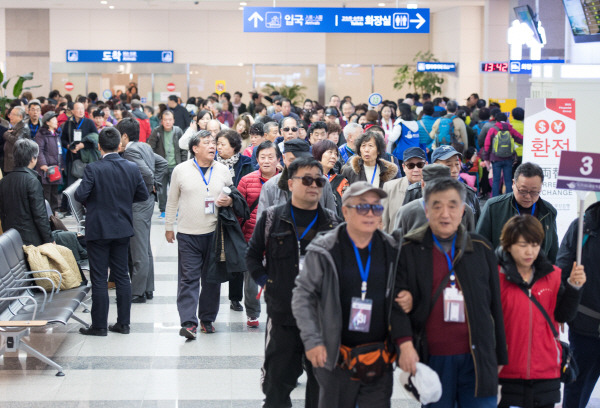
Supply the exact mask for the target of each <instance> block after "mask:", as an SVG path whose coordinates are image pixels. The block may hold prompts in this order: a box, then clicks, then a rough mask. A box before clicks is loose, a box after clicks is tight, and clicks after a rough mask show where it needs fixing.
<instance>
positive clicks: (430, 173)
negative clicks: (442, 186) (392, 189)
mask: <svg viewBox="0 0 600 408" xmlns="http://www.w3.org/2000/svg"><path fill="white" fill-rule="evenodd" d="M442 177H450V169H449V168H448V167H446V166H444V165H443V164H429V165H427V166H425V168H424V169H423V180H421V191H425V187H426V186H427V184H429V183H434V182H435V180H436V179H440V178H442ZM384 187H385V185H384ZM388 201H389V200H388ZM425 223H427V216H426V215H425V201H424V200H423V197H421V198H417V199H416V200H414V201H411V202H410V203H408V204H406V205H404V206H402V207H401V208H400V209H399V210H398V212H397V213H396V216H395V218H394V219H393V220H392V221H391V223H390V224H391V230H392V231H393V230H394V229H396V228H402V231H403V232H404V233H405V234H406V233H408V232H409V231H412V230H414V229H416V228H419V227H421V226H422V225H424V224H425ZM462 225H463V226H464V227H465V228H466V230H467V231H475V220H474V218H473V210H471V207H469V206H468V205H466V206H465V212H464V214H463V217H462Z"/></svg>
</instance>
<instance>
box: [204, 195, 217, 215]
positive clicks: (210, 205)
mask: <svg viewBox="0 0 600 408" xmlns="http://www.w3.org/2000/svg"><path fill="white" fill-rule="evenodd" d="M214 213H215V198H214V197H206V198H205V199H204V214H214Z"/></svg>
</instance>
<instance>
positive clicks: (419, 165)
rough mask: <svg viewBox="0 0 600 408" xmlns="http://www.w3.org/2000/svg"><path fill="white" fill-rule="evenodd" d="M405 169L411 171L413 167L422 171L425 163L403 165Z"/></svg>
mask: <svg viewBox="0 0 600 408" xmlns="http://www.w3.org/2000/svg"><path fill="white" fill-rule="evenodd" d="M405 166H406V168H407V169H409V170H412V169H414V168H415V166H417V167H418V168H420V169H422V168H423V167H425V162H418V163H406V164H405Z"/></svg>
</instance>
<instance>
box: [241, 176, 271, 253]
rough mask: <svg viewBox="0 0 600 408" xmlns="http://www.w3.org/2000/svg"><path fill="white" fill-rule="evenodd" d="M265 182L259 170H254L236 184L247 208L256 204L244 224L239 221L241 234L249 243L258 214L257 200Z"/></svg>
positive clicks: (265, 179)
mask: <svg viewBox="0 0 600 408" xmlns="http://www.w3.org/2000/svg"><path fill="white" fill-rule="evenodd" d="M267 180H268V179H267V178H264V177H263V176H262V173H261V172H260V170H256V171H253V172H252V173H250V174H247V175H246V176H244V177H242V179H241V180H240V183H239V184H238V187H237V188H238V191H239V192H240V194H241V195H242V197H244V199H245V200H246V202H247V203H248V207H249V208H252V206H253V205H254V203H256V205H254V209H253V210H252V212H251V213H250V218H249V219H247V220H246V221H245V222H244V221H243V220H240V223H241V224H242V232H243V233H244V238H246V242H248V241H250V238H252V232H254V227H255V226H256V214H257V213H258V199H259V197H260V191H261V189H262V186H263V185H264V184H265V183H266V182H267Z"/></svg>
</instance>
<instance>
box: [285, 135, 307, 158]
mask: <svg viewBox="0 0 600 408" xmlns="http://www.w3.org/2000/svg"><path fill="white" fill-rule="evenodd" d="M283 151H284V152H285V153H292V154H293V155H294V156H296V158H298V157H312V154H311V153H310V146H309V144H308V142H306V141H305V140H302V139H292V140H288V141H287V142H284V143H283Z"/></svg>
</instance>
